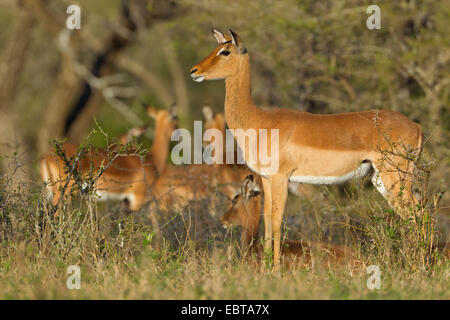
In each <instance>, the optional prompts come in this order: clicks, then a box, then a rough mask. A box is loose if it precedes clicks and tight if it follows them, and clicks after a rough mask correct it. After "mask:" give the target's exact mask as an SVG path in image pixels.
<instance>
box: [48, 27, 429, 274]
mask: <svg viewBox="0 0 450 320" xmlns="http://www.w3.org/2000/svg"><path fill="white" fill-rule="evenodd" d="M213 35H214V38H215V39H216V41H217V46H216V48H215V49H214V50H213V51H212V52H211V53H210V54H209V55H208V56H207V57H206V58H204V59H203V60H202V61H201V62H200V63H198V64H197V65H195V66H194V67H192V68H191V72H190V73H191V77H192V79H193V80H194V81H196V82H201V81H203V80H217V79H224V80H225V88H226V93H225V113H224V115H223V114H220V113H219V114H216V115H214V114H213V112H212V110H211V109H210V108H209V107H204V108H203V115H204V118H205V123H204V128H205V129H216V130H219V131H220V132H221V133H222V134H223V137H225V128H226V125H228V127H229V128H230V129H232V130H236V129H242V130H248V129H254V130H256V131H257V132H260V131H259V130H260V129H264V130H268V131H270V130H278V132H279V145H278V147H279V148H278V152H277V153H276V154H271V156H273V157H277V159H278V162H279V168H278V171H277V172H275V173H274V172H271V171H269V170H267V167H266V166H265V164H264V163H263V161H262V160H261V159H260V158H259V157H258V155H256V154H252V152H254V151H253V149H251V148H249V144H245V145H240V148H241V150H242V152H243V157H244V159H245V162H246V165H235V164H212V165H207V164H200V165H198V164H194V165H171V164H167V156H168V154H169V143H170V138H171V134H172V132H173V130H174V129H175V128H176V114H175V109H174V108H172V109H171V110H157V109H154V108H152V107H148V108H147V114H148V115H149V116H150V117H152V118H153V119H154V120H155V130H154V139H153V145H152V147H151V149H150V150H149V152H148V154H147V155H146V156H145V157H141V156H138V155H123V154H119V151H116V152H115V151H114V149H113V150H109V151H106V150H97V151H93V150H89V151H88V152H87V153H86V154H84V155H82V156H81V158H80V159H78V160H79V163H78V170H79V172H80V173H81V174H88V173H89V172H92V169H93V168H94V170H95V169H98V168H102V170H103V172H102V174H101V176H100V177H99V178H98V181H97V185H96V193H97V195H98V196H99V199H100V200H105V199H119V200H125V199H126V200H127V201H128V203H129V207H130V209H131V210H139V209H140V208H141V207H142V206H143V204H144V203H145V202H146V201H150V203H151V205H150V209H149V210H159V209H161V210H164V211H166V210H167V209H169V208H182V207H185V206H186V205H187V204H188V202H189V201H191V200H198V199H209V200H211V203H212V204H214V203H215V202H216V200H217V199H218V197H223V198H224V199H225V200H229V203H230V204H229V208H230V209H229V210H228V211H227V212H226V213H225V214H224V215H223V216H222V217H221V222H222V224H223V225H224V226H229V225H241V226H242V228H243V231H242V236H241V246H242V247H245V248H252V250H256V251H260V250H262V249H260V247H261V245H260V244H259V243H258V241H257V238H258V232H259V224H260V212H261V207H262V203H261V202H263V204H264V205H263V207H264V227H265V233H264V250H269V251H270V250H271V249H272V245H273V254H274V256H273V258H274V260H273V262H274V267H275V268H278V267H279V265H280V258H281V253H282V252H283V253H285V252H288V251H289V252H291V253H292V252H296V253H297V254H300V255H304V256H305V257H309V256H311V245H310V244H306V243H301V242H285V243H284V245H283V246H282V243H281V223H282V219H283V214H284V208H285V203H286V198H287V193H288V189H289V190H291V191H293V193H294V194H297V195H305V194H307V195H312V194H314V193H315V191H314V190H313V189H309V188H311V187H309V186H308V185H303V184H334V183H342V182H345V181H347V180H349V179H352V178H357V177H365V176H369V177H371V181H372V183H373V184H374V187H375V188H376V189H377V190H378V191H379V192H380V193H381V194H382V195H383V197H384V198H386V200H387V201H388V202H389V204H390V205H391V206H392V207H393V208H394V209H395V211H396V212H397V213H398V214H399V215H400V216H401V217H402V218H407V215H408V209H410V208H411V206H414V205H415V203H416V201H417V200H416V199H415V198H414V195H413V192H412V176H413V173H414V162H415V160H416V159H417V157H418V156H419V154H420V152H421V149H422V130H421V127H420V125H418V124H417V123H415V122H413V121H411V120H409V119H408V118H407V117H405V116H403V115H402V114H400V113H398V112H394V111H386V110H372V111H360V112H351V113H341V114H331V115H322V114H312V113H308V112H302V111H298V110H293V109H284V108H271V109H268V110H265V109H261V108H259V107H257V106H256V105H255V104H254V103H253V100H252V96H251V81H250V56H249V52H248V50H247V48H246V46H245V45H244V43H243V41H242V39H241V38H240V37H239V36H238V35H237V34H236V33H234V32H233V31H231V29H230V35H224V34H223V33H221V32H220V31H217V30H215V29H213ZM144 130H145V128H136V129H133V130H131V131H130V132H128V133H126V134H125V135H123V136H122V137H121V138H120V142H121V143H127V142H128V141H129V140H130V139H131V137H133V136H136V135H140V134H142V133H143V132H144ZM257 138H258V137H256V139H257ZM250 139H251V138H250ZM258 141H259V140H258ZM251 142H252V141H250V143H251ZM253 142H255V143H258V142H257V141H253ZM267 144H268V146H266V148H267V149H268V150H271V148H270V144H271V141H270V139H269V140H268V141H267ZM238 145H239V142H238ZM258 148H261V145H258ZM62 149H63V151H64V154H65V155H66V156H67V157H73V156H76V155H77V150H78V147H77V146H76V145H72V144H69V143H65V144H63V147H62ZM216 152H217V150H216ZM225 154H226V150H225V149H224V150H223V155H224V156H225ZM405 154H406V155H405ZM109 159H113V160H109ZM254 159H256V161H254ZM108 161H110V163H109V165H108V166H107V167H104V166H105V163H107V162H108ZM224 163H225V162H224ZM66 165H67V163H65V162H64V161H63V159H61V157H58V156H55V155H54V154H53V153H51V152H49V153H48V154H47V155H46V156H44V157H43V159H42V160H41V164H40V166H41V177H42V179H43V181H45V182H46V187H47V188H48V192H49V194H51V195H52V198H53V204H54V205H57V204H58V201H59V198H60V197H61V190H62V188H63V186H64V185H66V187H69V188H70V187H71V186H72V185H73V184H74V183H75V181H74V180H75V178H74V177H73V176H71V175H70V172H69V171H68V170H67V168H65V166H66ZM262 199H263V201H261V200H262ZM212 208H213V209H211V212H212V214H215V213H216V212H217V211H218V209H216V208H214V207H212ZM56 213H57V212H56ZM321 248H323V249H324V250H326V251H327V252H328V253H329V254H330V256H333V257H337V258H338V260H340V259H341V258H342V257H344V256H350V255H351V252H350V251H349V249H347V248H344V247H337V246H321Z"/></svg>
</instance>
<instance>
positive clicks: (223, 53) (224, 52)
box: [220, 50, 231, 56]
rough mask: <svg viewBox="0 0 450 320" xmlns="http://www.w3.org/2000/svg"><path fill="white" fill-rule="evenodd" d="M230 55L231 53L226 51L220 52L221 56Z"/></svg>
mask: <svg viewBox="0 0 450 320" xmlns="http://www.w3.org/2000/svg"><path fill="white" fill-rule="evenodd" d="M230 53H231V52H230V51H228V50H223V51H221V52H220V54H221V55H223V56H227V55H229V54H230Z"/></svg>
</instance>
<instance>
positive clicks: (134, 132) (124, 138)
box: [119, 126, 147, 144]
mask: <svg viewBox="0 0 450 320" xmlns="http://www.w3.org/2000/svg"><path fill="white" fill-rule="evenodd" d="M145 130H147V126H143V127H134V128H131V129H130V130H128V131H127V132H125V133H124V134H122V135H121V136H120V137H119V141H120V143H121V144H127V143H129V142H131V140H132V139H133V138H139V137H140V136H142V135H143V134H144V133H145Z"/></svg>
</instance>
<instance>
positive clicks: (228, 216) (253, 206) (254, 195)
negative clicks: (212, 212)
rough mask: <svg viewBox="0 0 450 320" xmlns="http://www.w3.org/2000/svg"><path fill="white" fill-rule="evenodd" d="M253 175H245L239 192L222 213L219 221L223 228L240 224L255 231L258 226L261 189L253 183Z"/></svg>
mask: <svg viewBox="0 0 450 320" xmlns="http://www.w3.org/2000/svg"><path fill="white" fill-rule="evenodd" d="M253 180H254V178H253V175H249V176H247V177H246V178H245V179H244V181H242V184H241V192H240V193H238V194H237V195H236V196H235V197H234V198H233V204H232V206H231V208H230V209H229V210H228V211H227V212H226V213H225V214H224V215H223V217H222V219H221V223H222V225H223V226H224V227H225V228H228V227H230V226H232V225H233V226H242V227H244V228H246V229H251V230H255V231H257V230H258V228H259V221H260V218H261V217H260V212H261V201H260V197H258V195H259V194H260V193H261V191H260V190H259V189H258V187H257V186H256V185H255V184H254V183H253Z"/></svg>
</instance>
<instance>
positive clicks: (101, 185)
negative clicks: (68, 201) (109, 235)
mask: <svg viewBox="0 0 450 320" xmlns="http://www.w3.org/2000/svg"><path fill="white" fill-rule="evenodd" d="M147 114H148V115H149V116H151V117H153V118H154V119H155V136H154V140H153V145H152V148H151V150H150V152H149V153H148V154H147V155H146V156H145V157H144V158H143V159H142V158H141V157H140V156H138V155H118V154H117V152H115V150H111V151H110V152H109V154H108V152H107V151H105V150H98V151H97V150H93V149H91V150H89V151H88V153H87V154H86V155H85V156H83V157H82V159H81V160H80V161H79V164H78V167H79V171H80V173H81V174H82V175H85V174H88V173H89V171H90V170H91V168H92V170H93V172H94V173H95V172H98V171H99V169H100V167H101V166H104V165H106V164H107V163H108V162H109V161H111V165H110V166H109V167H108V168H106V170H105V171H104V172H103V174H102V175H101V176H100V178H99V179H98V181H97V186H96V192H97V194H98V195H99V196H100V200H106V199H118V200H124V199H127V200H128V201H129V204H130V209H131V210H138V209H139V208H140V207H141V206H142V205H143V203H144V201H145V198H146V195H147V192H148V184H149V183H150V184H151V183H153V180H154V179H155V177H157V176H158V175H159V174H160V172H162V171H163V170H164V167H165V164H166V160H167V154H168V144H169V138H170V135H171V133H172V131H173V130H174V128H175V118H176V117H175V109H174V108H172V110H171V111H169V110H156V109H154V108H152V107H148V108H147ZM131 133H132V134H133V132H131ZM135 133H136V134H139V133H140V130H137V132H135ZM129 138H130V137H129V136H128V134H127V135H125V136H122V137H121V138H120V140H121V141H125V142H126V141H127V140H128V139H129ZM62 149H63V151H64V153H65V155H66V157H67V158H70V157H73V156H75V155H76V154H77V152H78V151H77V149H78V147H77V146H76V145H73V144H70V143H64V144H63V146H62ZM115 156H117V157H115ZM40 167H41V178H42V180H43V181H45V182H47V188H48V189H49V191H50V193H51V196H52V198H53V204H54V205H56V204H57V203H58V201H59V198H60V196H61V188H62V187H63V186H64V185H65V184H66V181H67V180H68V178H69V176H68V173H67V171H66V164H65V163H64V161H63V160H62V159H61V158H59V157H57V156H56V155H54V154H52V153H51V152H49V153H48V154H47V155H45V156H44V158H43V159H41V161H40ZM73 178H74V177H70V181H69V182H68V184H67V186H68V189H67V190H70V188H71V186H72V185H73V184H74V183H75V182H74V181H73Z"/></svg>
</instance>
